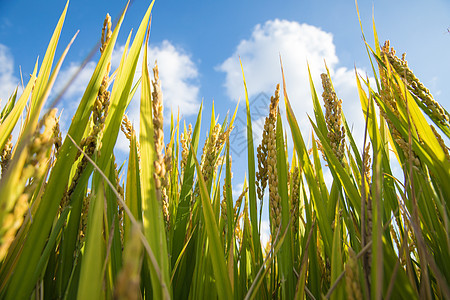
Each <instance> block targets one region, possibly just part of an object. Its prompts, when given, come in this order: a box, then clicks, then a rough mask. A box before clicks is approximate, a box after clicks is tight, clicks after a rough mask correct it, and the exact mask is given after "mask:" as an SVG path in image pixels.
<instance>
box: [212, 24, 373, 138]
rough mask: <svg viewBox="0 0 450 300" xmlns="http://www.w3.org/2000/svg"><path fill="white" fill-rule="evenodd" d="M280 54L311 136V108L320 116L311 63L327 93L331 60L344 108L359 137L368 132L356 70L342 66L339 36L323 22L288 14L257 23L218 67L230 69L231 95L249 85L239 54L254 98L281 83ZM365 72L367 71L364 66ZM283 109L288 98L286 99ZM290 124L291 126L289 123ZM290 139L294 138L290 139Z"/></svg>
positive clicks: (291, 94)
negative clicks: (323, 27) (325, 75)
mask: <svg viewBox="0 0 450 300" xmlns="http://www.w3.org/2000/svg"><path fill="white" fill-rule="evenodd" d="M279 55H281V58H282V60H283V67H284V72H285V78H286V85H287V92H288V95H289V100H290V102H291V105H292V107H293V110H294V113H295V116H296V118H297V121H298V122H299V126H300V129H301V131H302V134H303V135H304V139H305V140H307V139H308V137H309V136H310V135H311V131H310V130H311V129H310V123H309V120H308V118H307V114H308V115H309V116H310V117H311V118H313V119H314V114H313V104H312V100H311V90H310V86H309V75H308V64H309V67H310V70H311V75H312V78H313V81H314V84H315V88H316V92H317V95H318V97H319V99H320V98H321V93H322V85H321V80H320V74H321V73H323V72H326V69H325V64H324V61H325V62H326V64H327V66H328V68H329V70H330V74H331V77H332V81H333V85H334V87H335V89H336V93H337V95H338V97H339V98H342V99H343V109H344V113H345V115H346V117H347V121H348V123H349V126H350V127H352V125H353V134H354V135H356V136H355V139H356V140H357V143H358V141H359V139H360V138H361V137H362V136H363V135H362V133H363V129H364V126H361V124H363V123H362V122H364V118H363V116H362V112H361V108H360V107H361V106H360V102H359V98H358V93H357V88H356V81H355V80H356V79H355V71H354V69H352V68H350V69H349V68H346V67H342V66H339V65H338V63H339V59H338V57H337V54H336V49H335V45H334V43H333V36H332V34H331V33H327V32H325V31H323V30H321V29H320V28H318V27H315V26H311V25H307V24H299V23H297V22H291V21H287V20H279V19H275V20H270V21H267V22H266V23H264V24H262V25H261V24H258V25H257V26H255V28H254V30H253V32H252V34H251V36H250V38H248V39H245V40H242V41H241V42H240V43H239V45H238V46H237V47H236V50H235V52H234V53H233V54H232V55H231V56H230V57H229V58H227V59H226V60H225V61H224V62H223V63H222V64H221V65H219V66H218V67H217V70H219V71H222V72H225V84H224V86H225V89H226V92H227V94H228V96H229V97H230V98H231V99H233V100H237V99H239V98H241V99H242V98H243V95H244V87H243V84H242V73H241V67H240V65H239V57H240V58H241V60H242V64H243V68H244V72H245V78H246V81H247V88H248V93H249V98H250V100H252V98H257V97H256V96H257V95H258V94H259V93H261V92H263V93H267V95H269V96H270V95H273V93H274V90H275V86H276V84H277V83H281V81H282V77H281V68H280V60H279ZM358 72H359V73H361V74H362V75H364V72H363V71H361V70H358ZM280 109H281V111H282V112H283V111H284V107H283V101H280ZM284 124H285V129H286V126H288V125H287V123H284ZM288 143H290V141H289V140H288ZM359 144H361V146H362V140H361V143H358V145H359Z"/></svg>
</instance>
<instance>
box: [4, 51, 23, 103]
mask: <svg viewBox="0 0 450 300" xmlns="http://www.w3.org/2000/svg"><path fill="white" fill-rule="evenodd" d="M18 83H19V80H18V79H17V78H16V77H15V76H14V58H13V56H12V55H11V53H10V50H9V49H8V47H6V46H4V45H2V44H0V99H2V105H5V103H6V101H7V100H8V99H9V97H10V96H11V94H12V93H13V92H14V89H15V88H16V87H17V84H18Z"/></svg>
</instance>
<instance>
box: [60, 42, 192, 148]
mask: <svg viewBox="0 0 450 300" xmlns="http://www.w3.org/2000/svg"><path fill="white" fill-rule="evenodd" d="M123 51H124V46H123V45H122V46H118V47H116V49H115V50H114V52H113V55H112V58H111V65H112V70H115V69H116V68H117V67H118V66H119V64H120V59H121V57H122V54H123ZM142 52H143V51H142ZM148 59H149V62H151V65H149V68H150V69H151V68H152V67H153V62H154V61H155V60H157V61H158V67H159V77H160V80H161V86H162V92H163V97H164V107H165V112H166V113H165V117H166V118H167V117H169V116H170V109H173V111H174V113H175V114H176V113H177V110H178V108H180V114H182V115H184V116H188V115H192V114H195V113H197V112H198V108H199V95H198V94H199V89H200V87H199V85H198V75H199V74H198V70H197V67H196V65H195V63H194V62H193V61H192V60H191V57H190V56H189V55H188V54H186V53H185V51H184V50H183V49H181V48H179V47H175V46H174V45H173V44H172V43H170V42H169V41H163V42H162V43H161V44H160V45H158V46H149V48H148ZM95 66H96V63H95V62H89V63H88V64H87V65H86V66H85V67H84V69H83V70H82V71H81V73H80V74H79V75H78V76H77V78H76V79H75V80H74V81H73V82H72V83H71V84H70V87H69V88H68V90H67V91H66V93H65V95H64V100H63V101H62V102H61V103H60V107H61V108H64V110H65V113H64V114H63V117H62V121H63V123H68V122H70V118H71V117H72V115H73V114H74V113H75V109H76V107H77V104H74V103H75V102H76V103H78V101H79V100H80V99H81V97H82V95H83V93H84V90H85V88H86V86H87V84H88V83H89V80H90V78H91V76H92V73H93V71H94V69H95ZM79 67H80V64H78V63H70V64H69V66H68V67H66V68H64V69H63V70H62V71H61V72H60V74H59V76H58V79H57V82H56V83H55V87H54V89H53V90H54V91H55V94H56V93H57V92H59V91H60V90H62V89H63V88H64V86H65V85H66V84H67V82H68V81H69V80H70V79H71V78H72V76H73V74H75V72H76V71H77V70H78V68H79ZM141 74H142V55H141V57H140V59H139V61H138V64H137V67H136V74H135V78H134V80H135V81H137V79H138V78H139V77H140V76H141ZM150 75H151V76H152V77H153V74H150ZM139 97H140V89H139V90H138V91H137V92H136V95H135V97H134V99H133V100H132V101H131V103H130V105H129V107H128V109H127V114H128V116H129V118H130V119H131V121H132V122H133V123H134V125H135V127H138V125H139ZM181 109H182V110H181ZM67 126H68V124H65V126H64V124H63V126H62V127H63V129H67V128H68V127H67ZM117 146H118V148H119V149H120V150H122V151H128V143H127V142H126V141H125V138H124V136H122V135H119V141H118V143H117Z"/></svg>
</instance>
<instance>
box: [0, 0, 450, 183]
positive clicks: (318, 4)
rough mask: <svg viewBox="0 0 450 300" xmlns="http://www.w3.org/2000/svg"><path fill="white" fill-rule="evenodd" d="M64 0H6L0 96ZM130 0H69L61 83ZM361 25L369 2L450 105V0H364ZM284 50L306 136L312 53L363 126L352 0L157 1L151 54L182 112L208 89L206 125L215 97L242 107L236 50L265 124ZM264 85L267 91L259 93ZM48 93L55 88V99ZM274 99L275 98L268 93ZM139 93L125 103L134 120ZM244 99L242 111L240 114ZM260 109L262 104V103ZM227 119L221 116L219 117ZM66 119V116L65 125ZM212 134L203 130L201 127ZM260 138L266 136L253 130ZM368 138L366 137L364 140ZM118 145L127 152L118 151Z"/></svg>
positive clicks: (190, 118) (241, 161) (77, 88)
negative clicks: (107, 18) (107, 21)
mask: <svg viewBox="0 0 450 300" xmlns="http://www.w3.org/2000/svg"><path fill="white" fill-rule="evenodd" d="M149 3H150V1H141V0H134V1H133V2H132V4H131V6H130V8H129V10H128V12H127V14H126V16H125V21H124V25H123V26H122V29H121V34H120V36H119V40H118V43H117V49H116V50H117V51H116V54H115V55H114V57H113V67H114V59H115V61H116V63H117V61H118V59H119V58H120V47H121V46H123V44H124V43H125V39H126V37H127V35H128V33H129V31H130V30H131V29H132V28H134V29H137V27H138V26H139V23H140V21H141V19H142V17H143V15H144V13H145V10H146V9H147V7H148V5H149ZM64 5H65V1H62V0H58V1H57V0H49V1H30V0H27V1H25V0H17V1H6V0H0V98H2V99H4V100H6V99H7V97H8V95H9V94H10V93H11V92H12V91H13V89H14V88H15V86H16V85H17V84H18V83H19V78H20V73H19V67H21V69H22V72H23V75H24V79H25V80H26V78H27V76H28V74H30V73H31V72H32V68H33V66H34V63H35V60H36V58H37V57H38V56H39V57H41V58H42V57H43V55H44V53H45V49H46V47H47V43H48V41H49V39H50V37H51V34H52V32H53V29H54V27H55V25H56V23H57V20H58V18H59V15H60V14H61V12H62V10H63V8H64ZM124 5H125V1H104V0H97V1H86V0H77V1H75V0H73V1H71V2H70V4H69V9H68V14H67V17H66V21H65V24H64V27H63V31H62V35H61V39H60V44H59V48H58V52H57V54H60V53H61V52H62V49H63V48H64V47H65V45H66V44H67V43H68V42H69V40H70V39H71V38H72V36H73V34H75V32H76V31H77V30H80V33H79V35H78V37H77V39H76V40H75V43H74V44H73V46H72V48H71V50H70V52H69V55H68V56H67V58H66V61H65V63H64V65H63V67H62V70H61V74H60V78H59V80H58V81H57V82H56V85H55V92H54V93H53V94H52V95H51V96H50V97H54V96H55V94H56V91H58V89H60V88H62V86H63V85H64V84H65V83H66V81H67V80H68V78H70V74H72V73H73V71H74V70H75V69H76V68H77V67H78V66H79V65H80V63H81V62H82V61H83V60H84V58H85V57H86V55H87V54H88V53H89V51H90V50H91V49H92V47H94V45H95V44H96V42H97V41H98V39H99V38H100V35H101V27H102V24H103V19H104V17H105V15H106V13H109V14H110V15H111V16H112V18H113V19H115V18H116V17H117V16H118V15H119V14H120V12H121V10H122V8H123V6H124ZM359 8H360V12H361V17H362V19H363V27H364V30H365V33H366V37H367V38H368V40H369V42H370V43H371V45H373V42H372V41H373V38H372V12H374V15H375V22H376V26H377V30H378V34H379V38H380V40H381V41H384V40H386V39H390V40H391V44H392V45H393V46H394V47H395V48H396V50H397V52H398V53H399V54H401V53H403V52H406V53H407V56H406V58H407V60H408V63H409V66H410V67H411V68H412V69H413V71H414V72H415V74H416V76H417V77H418V78H419V79H420V80H421V81H422V82H423V83H424V84H425V86H427V87H428V88H429V89H430V90H431V92H432V94H433V95H434V96H435V98H436V100H438V101H439V102H440V103H441V104H442V105H443V106H444V107H445V108H447V110H448V109H449V107H450V87H449V86H450V85H449V84H448V81H449V80H448V70H450V54H449V53H450V52H449V49H450V33H449V32H448V31H447V29H448V28H449V27H450V1H444V0H429V1H418V0H410V1H404V0H400V1H392V0H375V1H363V0H360V1H359ZM279 54H281V56H282V58H283V62H284V68H285V73H286V79H287V84H288V92H289V96H290V99H291V102H293V106H294V110H295V112H296V115H297V118H298V119H299V120H300V124H301V126H302V129H303V130H304V131H306V132H303V133H304V135H305V139H307V137H308V136H310V132H308V131H307V130H308V126H307V122H306V119H307V118H306V113H310V112H311V100H310V92H309V83H308V81H307V77H306V76H307V73H306V72H307V70H306V61H308V62H309V63H310V65H311V70H312V73H313V77H314V80H315V84H316V88H317V89H318V90H319V92H320V91H321V87H320V81H319V79H318V78H319V74H320V73H321V72H323V71H324V66H323V60H324V59H325V60H326V61H327V64H328V67H329V68H330V71H331V73H332V80H333V83H334V85H335V88H336V91H337V94H338V96H339V97H340V98H342V99H343V105H344V113H346V115H347V118H348V119H350V121H351V123H352V124H353V126H354V133H355V135H356V136H357V137H360V136H361V134H362V128H363V123H362V121H361V118H362V117H361V111H360V108H359V100H358V98H357V92H356V89H355V79H354V68H355V67H356V68H357V69H358V72H359V73H360V74H362V75H364V74H366V72H367V73H368V74H369V76H370V75H371V71H370V70H371V69H370V65H369V60H368V57H367V54H366V51H365V48H364V44H363V41H362V38H361V31H360V27H359V24H358V19H357V14H356V8H355V3H354V1H353V0H345V1H344V0H318V1H299V0H297V1H295V0H285V1H273V0H272V1H268V0H260V1H254V0H242V1H236V0H229V1H221V0H209V1H206V0H205V1H198V0H192V1H175V0H160V1H158V0H157V1H156V3H155V6H154V9H153V16H152V31H151V36H150V57H149V61H154V60H155V59H158V62H159V66H160V73H161V80H162V88H163V93H164V97H165V101H166V102H165V103H166V112H169V111H170V107H172V108H173V109H174V111H176V110H177V107H178V106H180V107H181V113H182V114H183V117H184V118H185V119H186V122H187V123H189V122H192V123H193V122H194V121H195V119H194V117H195V116H194V114H195V113H196V110H197V108H198V105H199V103H200V102H201V101H202V99H203V103H204V108H205V109H204V118H203V123H202V125H203V128H207V126H208V124H209V116H210V114H211V107H212V101H213V100H214V101H215V108H216V112H217V113H219V114H220V117H221V118H223V117H224V116H225V114H226V112H227V111H228V110H230V111H232V110H234V107H235V105H236V101H237V99H238V98H239V97H242V96H243V92H244V89H243V85H242V78H241V75H240V69H239V61H238V56H240V57H241V58H242V62H243V65H244V71H245V72H246V79H247V85H248V89H249V93H250V100H251V101H254V103H255V106H254V107H255V113H254V115H253V117H254V122H255V125H254V128H255V131H256V134H258V130H259V129H258V128H261V125H262V122H263V117H264V115H263V114H262V113H259V111H260V110H259V109H258V107H264V105H265V102H264V101H266V98H265V97H262V96H261V95H267V96H269V97H270V95H271V94H273V91H274V89H275V85H276V83H278V82H280V81H281V74H280V67H279V58H278V55H279ZM96 59H98V56H96V57H94V58H93V61H92V62H90V63H88V65H87V66H86V68H85V70H84V71H83V72H82V73H81V75H80V77H79V78H78V80H77V81H76V82H74V84H73V87H72V89H71V90H69V91H68V93H67V94H66V95H65V96H64V98H63V99H62V102H61V105H60V107H64V113H63V117H62V120H63V122H64V121H65V122H69V121H70V119H71V118H72V115H73V112H74V106H75V105H76V103H77V99H79V97H80V96H81V94H82V92H83V89H82V88H83V85H85V83H86V82H87V80H88V79H89V76H90V72H92V70H93V67H94V66H95V61H96ZM261 93H263V94H261ZM50 100H51V99H50ZM266 104H267V103H266ZM137 107H138V102H137V101H135V102H134V103H132V106H131V107H130V109H129V115H130V117H131V119H132V120H133V119H134V123H135V124H138V122H139V121H138V119H137V116H138V110H137ZM243 111H244V109H243V107H242V106H241V108H240V115H239V116H240V117H239V116H238V118H241V119H242V120H245V119H244V115H243ZM263 112H264V110H263ZM221 120H222V119H221ZM63 128H64V125H63ZM243 130H244V125H243V123H242V122H241V123H239V119H238V122H237V123H236V128H235V133H236V135H235V138H236V145H235V146H234V148H233V149H234V154H233V155H234V156H233V165H234V167H233V171H234V180H233V181H234V186H235V187H236V189H237V190H238V188H239V185H240V184H241V183H242V181H243V178H244V172H245V171H246V168H244V167H242V166H245V165H246V159H245V156H246V154H245V152H242V151H245V148H243V146H242V141H243V140H242V139H244V138H245V136H243V135H241V134H242V133H243ZM204 137H205V134H203V135H202V138H204ZM255 139H256V141H257V142H258V141H259V137H258V136H256V137H255ZM361 144H362V142H361ZM118 145H119V151H120V149H122V150H123V151H122V153H123V157H124V158H123V159H125V154H124V153H125V151H126V149H127V147H128V146H127V145H126V141H125V140H124V139H123V137H120V138H119V141H118ZM119 155H120V154H119Z"/></svg>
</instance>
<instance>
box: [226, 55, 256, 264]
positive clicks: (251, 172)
mask: <svg viewBox="0 0 450 300" xmlns="http://www.w3.org/2000/svg"><path fill="white" fill-rule="evenodd" d="M239 62H240V64H241V70H242V78H243V80H244V88H245V107H246V112H247V157H248V162H247V163H248V196H249V206H250V222H251V225H252V237H253V248H254V249H255V259H256V262H255V263H256V265H255V266H256V267H257V268H258V267H259V266H260V265H261V263H262V250H261V242H260V240H259V230H258V210H257V205H256V189H255V188H256V183H255V148H254V146H253V131H252V119H251V114H250V103H249V99H248V92H247V83H246V82H245V75H244V68H243V67H242V62H241V60H240V59H239ZM235 114H236V113H235ZM233 119H234V116H233Z"/></svg>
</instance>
